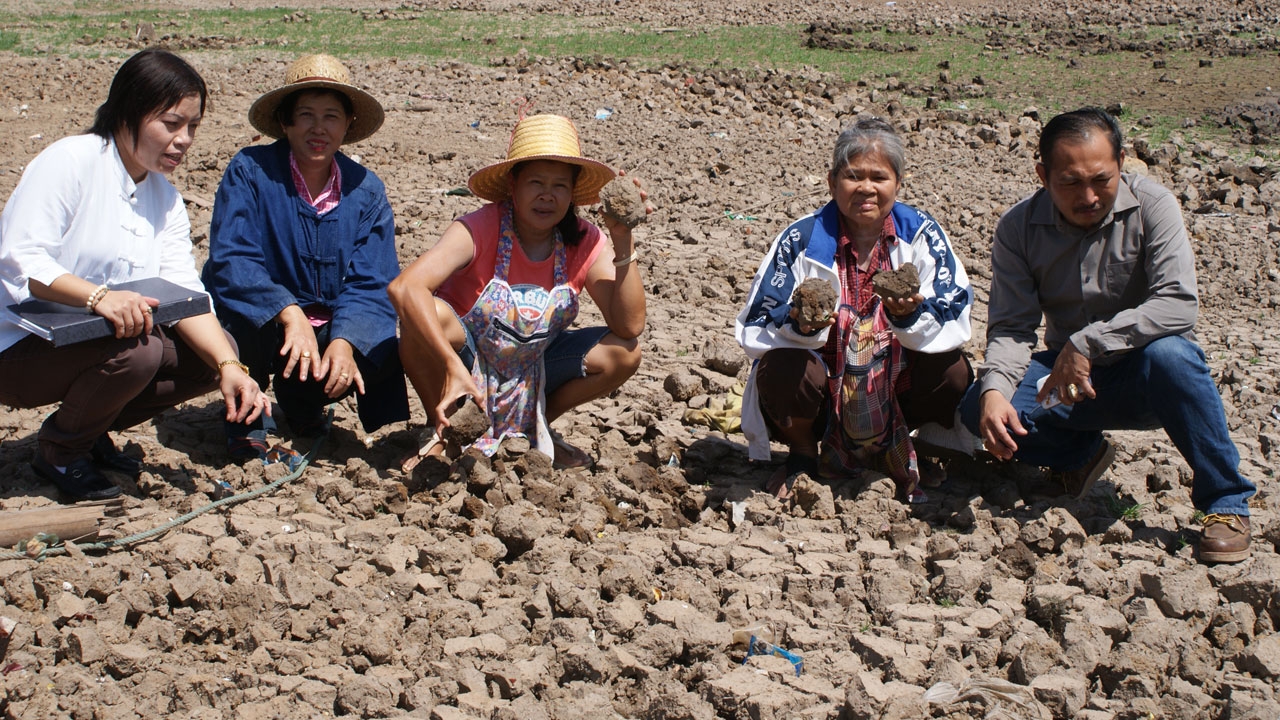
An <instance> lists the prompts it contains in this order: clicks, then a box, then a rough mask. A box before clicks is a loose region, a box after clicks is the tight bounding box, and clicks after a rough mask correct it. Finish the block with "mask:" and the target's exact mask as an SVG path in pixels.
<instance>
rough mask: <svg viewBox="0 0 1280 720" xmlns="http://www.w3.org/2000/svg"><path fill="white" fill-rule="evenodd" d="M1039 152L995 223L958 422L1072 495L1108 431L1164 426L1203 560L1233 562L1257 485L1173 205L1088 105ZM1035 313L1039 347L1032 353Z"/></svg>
mask: <svg viewBox="0 0 1280 720" xmlns="http://www.w3.org/2000/svg"><path fill="white" fill-rule="evenodd" d="M1040 158H1041V161H1040V162H1039V163H1038V164H1037V165H1036V173H1037V175H1039V177H1040V182H1041V184H1042V185H1043V187H1042V188H1041V189H1040V190H1038V191H1036V193H1035V194H1033V195H1031V196H1030V197H1028V198H1025V199H1024V200H1022V201H1021V202H1020V203H1018V204H1017V205H1015V206H1014V207H1013V208H1011V209H1010V210H1009V211H1008V212H1007V213H1005V214H1004V216H1003V217H1001V218H1000V222H999V224H998V225H997V226H996V232H995V241H994V245H993V247H992V252H991V264H992V281H991V297H990V303H989V307H988V329H987V353H986V361H985V362H984V363H983V365H982V367H981V369H980V370H979V379H978V382H977V383H975V384H974V386H973V387H971V388H970V390H969V393H968V394H967V395H966V397H965V400H964V402H963V403H962V410H961V414H962V418H963V420H964V422H965V424H966V425H967V426H968V427H969V429H970V430H971V431H973V432H975V433H977V434H978V435H979V437H981V438H982V440H983V442H984V444H985V445H986V448H987V450H989V451H990V452H991V454H993V455H995V456H996V457H998V458H1000V459H1002V460H1009V459H1017V460H1020V461H1023V462H1028V463H1033V464H1036V465H1041V466H1045V467H1048V468H1049V469H1050V471H1051V473H1052V475H1053V476H1054V477H1055V478H1056V479H1057V480H1059V481H1060V482H1062V483H1063V486H1064V488H1065V490H1066V491H1067V492H1068V493H1069V494H1072V495H1076V496H1078V497H1083V496H1084V495H1085V494H1086V493H1087V492H1088V491H1089V489H1090V488H1091V487H1092V486H1093V483H1094V482H1096V481H1097V479H1098V478H1099V477H1101V476H1102V474H1103V473H1105V472H1106V470H1107V468H1108V467H1109V466H1110V465H1111V461H1112V460H1113V459H1114V458H1115V449H1114V448H1113V447H1112V446H1111V444H1110V443H1109V442H1108V441H1107V440H1106V438H1104V437H1103V435H1102V431H1103V430H1108V429H1153V428H1157V427H1163V428H1164V429H1165V431H1166V432H1167V433H1168V434H1169V437H1170V439H1171V440H1172V441H1173V443H1174V445H1176V446H1177V448H1178V450H1179V451H1180V452H1181V453H1182V455H1183V457H1184V458H1185V459H1186V461H1187V464H1188V465H1190V466H1191V470H1192V472H1193V474H1194V480H1193V485H1192V491H1191V500H1192V503H1194V504H1195V506H1196V508H1197V509H1199V510H1201V511H1202V512H1203V513H1205V518H1204V521H1203V524H1204V531H1203V536H1202V541H1201V543H1200V558H1201V560H1203V561H1205V562H1237V561H1239V560H1243V559H1244V558H1245V557H1248V554H1249V505H1248V502H1249V498H1250V497H1251V496H1252V495H1253V494H1254V492H1255V490H1256V488H1255V487H1254V485H1253V483H1251V482H1249V481H1248V480H1247V479H1245V478H1244V477H1243V476H1241V475H1240V471H1239V464H1240V456H1239V452H1238V451H1237V450H1236V447H1235V444H1234V443H1233V442H1232V440H1231V438H1230V436H1229V435H1228V431H1227V422H1226V415H1225V413H1224V412H1223V409H1222V399H1221V398H1220V397H1219V396H1218V391H1217V387H1216V386H1215V385H1214V383H1213V379H1212V377H1211V376H1210V374H1209V368H1208V365H1207V364H1206V363H1205V356H1204V352H1203V351H1201V349H1200V348H1199V346H1197V345H1196V344H1195V336H1194V334H1193V332H1192V328H1193V327H1194V325H1195V322H1196V316H1197V314H1198V302H1197V298H1196V278H1195V258H1194V256H1193V254H1192V251H1191V244H1190V241H1189V240H1188V239H1187V232H1186V227H1185V225H1184V224H1183V220H1182V211H1181V208H1180V207H1179V205H1178V201H1177V199H1176V198H1174V196H1173V194H1172V193H1170V192H1169V190H1168V189H1166V188H1165V187H1163V186H1162V185H1160V184H1159V183H1157V182H1155V181H1153V180H1150V179H1148V178H1145V177H1142V176H1139V175H1130V174H1125V173H1122V172H1121V167H1122V165H1123V162H1124V150H1123V141H1122V137H1121V133H1120V127H1119V125H1118V124H1117V123H1116V121H1115V119H1114V118H1112V117H1111V116H1110V115H1108V114H1107V113H1105V112H1104V111H1102V110H1098V109H1096V108H1085V109H1082V110H1077V111H1075V112H1071V113H1065V114H1063V115H1059V116H1057V117H1055V118H1053V119H1052V120H1050V121H1049V123H1048V124H1047V125H1046V126H1045V128H1044V131H1043V132H1042V133H1041V136H1040ZM1042 316H1043V318H1044V325H1045V333H1044V336H1045V345H1046V346H1047V348H1048V349H1047V350H1042V351H1040V352H1033V350H1034V348H1035V346H1036V331H1037V329H1038V328H1039V326H1040V321H1041V317H1042Z"/></svg>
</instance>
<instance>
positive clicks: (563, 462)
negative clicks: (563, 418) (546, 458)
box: [551, 432, 595, 470]
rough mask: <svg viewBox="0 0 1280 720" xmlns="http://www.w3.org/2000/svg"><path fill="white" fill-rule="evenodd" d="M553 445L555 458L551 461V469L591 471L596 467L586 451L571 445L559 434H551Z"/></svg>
mask: <svg viewBox="0 0 1280 720" xmlns="http://www.w3.org/2000/svg"><path fill="white" fill-rule="evenodd" d="M551 444H552V445H553V446H555V453H556V455H555V457H554V458H553V459H552V461H551V467H553V468H555V469H556V470H571V469H573V468H586V469H588V470H589V469H591V468H592V467H593V466H594V465H595V461H594V460H592V459H591V456H590V455H588V454H587V453H586V451H585V450H582V449H580V448H576V447H574V446H573V445H570V444H569V442H568V441H567V440H565V439H564V438H562V437H560V434H559V433H555V432H553V433H551Z"/></svg>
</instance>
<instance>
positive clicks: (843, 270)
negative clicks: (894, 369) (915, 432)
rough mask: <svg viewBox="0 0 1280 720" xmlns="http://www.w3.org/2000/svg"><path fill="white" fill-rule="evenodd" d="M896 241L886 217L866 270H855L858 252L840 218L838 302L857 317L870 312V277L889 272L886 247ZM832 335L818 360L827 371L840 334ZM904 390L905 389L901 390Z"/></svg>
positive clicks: (873, 293) (841, 334)
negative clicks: (850, 308)
mask: <svg viewBox="0 0 1280 720" xmlns="http://www.w3.org/2000/svg"><path fill="white" fill-rule="evenodd" d="M896 239H897V236H896V235H895V232H894V227H893V215H886V216H885V218H884V227H883V228H882V229H881V230H880V238H879V239H878V240H876V244H875V245H874V246H873V247H872V248H871V258H870V262H868V263H867V269H866V270H861V269H859V268H858V251H857V247H856V246H855V245H854V243H853V239H852V238H850V237H849V229H848V228H847V227H846V226H845V222H844V218H843V217H841V218H840V248H839V249H838V250H837V251H836V271H837V272H839V273H840V286H841V287H840V289H841V295H843V296H844V297H841V298H840V302H842V303H844V304H847V305H852V306H853V308H854V309H855V310H856V311H857V313H858V315H865V314H866V313H867V311H868V310H869V309H870V307H871V304H872V302H873V301H874V300H875V297H876V294H875V292H874V291H873V290H872V288H871V277H872V276H873V275H875V274H876V273H877V272H879V271H880V270H888V269H891V268H889V244H890V243H892V242H893V241H895V240H896ZM835 330H836V328H832V332H831V333H829V334H828V335H827V344H826V345H825V346H823V348H822V359H823V361H824V362H826V363H827V367H828V368H830V367H832V366H833V364H834V363H835V361H836V345H837V344H838V343H839V342H840V338H841V337H842V336H843V335H844V333H841V332H836V331H835ZM902 389H905V388H902Z"/></svg>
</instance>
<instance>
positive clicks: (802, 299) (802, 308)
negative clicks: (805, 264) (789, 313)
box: [791, 278, 836, 325]
mask: <svg viewBox="0 0 1280 720" xmlns="http://www.w3.org/2000/svg"><path fill="white" fill-rule="evenodd" d="M791 307H793V308H795V309H796V311H797V312H798V313H799V317H798V318H796V319H797V320H798V321H799V322H800V324H801V325H821V324H823V323H825V322H826V321H827V320H829V319H830V318H831V313H832V312H834V311H835V309H836V290H835V288H833V287H831V283H829V282H827V281H826V280H822V279H819V278H809V279H808V280H805V281H804V282H802V283H800V286H799V287H797V288H796V291H795V292H794V293H792V295H791Z"/></svg>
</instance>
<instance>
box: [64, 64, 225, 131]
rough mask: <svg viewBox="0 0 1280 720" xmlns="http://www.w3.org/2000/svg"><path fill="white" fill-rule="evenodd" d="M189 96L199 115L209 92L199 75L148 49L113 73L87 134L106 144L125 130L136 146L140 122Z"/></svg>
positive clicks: (140, 126) (193, 70) (202, 110)
mask: <svg viewBox="0 0 1280 720" xmlns="http://www.w3.org/2000/svg"><path fill="white" fill-rule="evenodd" d="M192 95H196V96H199V98H200V114H201V115H203V114H204V106H205V102H206V101H207V100H208V99H209V90H208V88H207V87H206V86H205V84H204V78H202V77H200V73H198V72H196V69H195V68H193V67H191V65H190V64H189V63H188V62H187V61H186V60H183V59H182V58H180V57H178V56H177V55H174V54H173V53H171V52H169V51H168V50H161V49H159V48H148V49H146V50H143V51H142V52H139V53H137V54H136V55H134V56H133V57H131V58H129V59H128V60H125V61H124V64H123V65H121V66H120V69H119V70H117V71H116V76H115V78H113V79H112V80H111V89H110V90H109V91H107V101H106V102H104V103H102V104H101V105H99V106H98V112H97V113H96V114H95V115H94V118H93V125H92V126H91V127H90V128H89V132H90V133H93V134H94V135H97V136H98V137H100V138H102V139H103V140H109V139H111V137H112V136H113V135H114V134H115V133H116V132H117V131H119V130H128V131H129V134H130V135H132V136H133V140H134V142H135V143H136V142H137V141H138V132H139V131H140V130H141V128H142V122H143V121H144V120H146V119H147V118H148V117H151V116H152V115H155V114H157V113H161V112H164V111H165V110H168V109H169V108H171V107H173V106H174V105H177V104H178V103H180V102H182V100H183V98H187V97H191V96H192Z"/></svg>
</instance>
